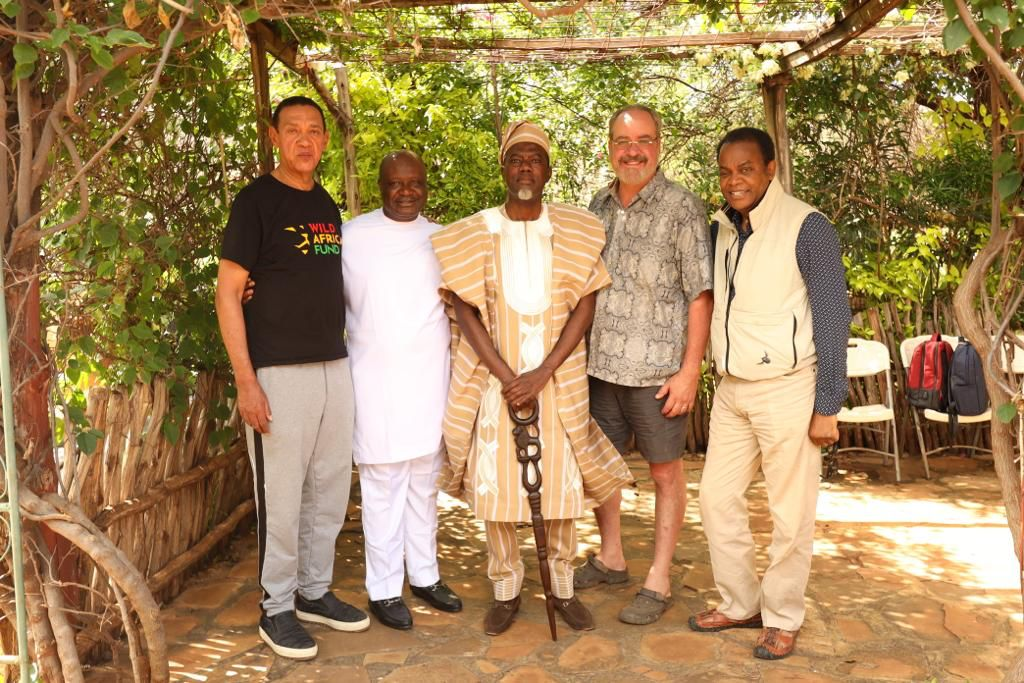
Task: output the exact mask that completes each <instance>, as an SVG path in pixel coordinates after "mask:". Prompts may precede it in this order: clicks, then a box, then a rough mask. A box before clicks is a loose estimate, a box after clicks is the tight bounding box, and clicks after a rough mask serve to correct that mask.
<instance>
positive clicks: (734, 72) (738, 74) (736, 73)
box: [732, 62, 744, 78]
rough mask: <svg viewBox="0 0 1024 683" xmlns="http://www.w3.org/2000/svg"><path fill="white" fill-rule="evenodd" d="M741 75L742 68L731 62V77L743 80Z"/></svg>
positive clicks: (742, 72)
mask: <svg viewBox="0 0 1024 683" xmlns="http://www.w3.org/2000/svg"><path fill="white" fill-rule="evenodd" d="M743 74H744V71H743V67H742V66H740V65H739V64H737V63H736V62H733V63H732V75H733V77H735V78H743Z"/></svg>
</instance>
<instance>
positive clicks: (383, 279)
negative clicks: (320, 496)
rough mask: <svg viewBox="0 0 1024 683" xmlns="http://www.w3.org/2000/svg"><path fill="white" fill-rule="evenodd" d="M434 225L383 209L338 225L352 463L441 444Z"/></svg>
mask: <svg viewBox="0 0 1024 683" xmlns="http://www.w3.org/2000/svg"><path fill="white" fill-rule="evenodd" d="M439 229H440V226H438V225H437V224H435V223H431V222H430V221H428V220H427V219H425V218H423V217H422V216H421V217H418V218H417V219H416V220H415V221H410V222H399V221H393V220H391V219H390V218H388V217H387V216H385V215H384V213H383V211H381V210H380V209H377V210H376V211H373V212H371V213H367V214H363V215H362V216H359V217H357V218H353V219H352V220H351V221H349V222H347V223H345V224H344V225H343V226H342V228H341V235H342V244H343V246H342V250H341V257H342V270H343V274H344V278H345V329H346V331H347V332H348V350H349V358H350V362H351V367H352V385H353V390H354V394H355V405H356V418H355V434H354V436H353V441H352V455H353V458H354V459H355V462H356V463H357V464H383V463H394V462H402V461H405V460H411V459H413V458H417V457H420V456H424V455H428V454H432V453H437V451H438V448H439V447H440V445H441V426H442V423H443V421H444V411H445V404H446V401H447V396H448V381H449V375H450V372H449V367H450V350H449V345H450V343H451V336H450V331H449V324H448V317H447V316H446V315H445V311H444V305H443V304H442V302H441V299H440V297H439V295H438V287H440V286H441V270H440V266H439V264H438V261H437V257H436V256H435V255H434V250H433V247H432V246H431V243H430V236H431V234H433V233H434V232H435V231H436V230H439Z"/></svg>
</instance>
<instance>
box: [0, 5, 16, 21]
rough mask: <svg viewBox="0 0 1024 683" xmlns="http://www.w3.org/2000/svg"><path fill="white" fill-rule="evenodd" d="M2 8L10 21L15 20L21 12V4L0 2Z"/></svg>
mask: <svg viewBox="0 0 1024 683" xmlns="http://www.w3.org/2000/svg"><path fill="white" fill-rule="evenodd" d="M0 8H2V11H3V13H4V14H5V15H7V17H8V18H9V19H13V18H14V17H16V16H18V13H19V12H21V4H20V3H17V2H0Z"/></svg>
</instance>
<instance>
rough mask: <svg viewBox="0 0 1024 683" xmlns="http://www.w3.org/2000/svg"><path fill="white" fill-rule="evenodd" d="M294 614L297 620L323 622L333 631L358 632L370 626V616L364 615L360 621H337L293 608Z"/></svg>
mask: <svg viewBox="0 0 1024 683" xmlns="http://www.w3.org/2000/svg"><path fill="white" fill-rule="evenodd" d="M295 616H297V617H298V618H299V621H308V622H312V623H314V624H323V625H324V626H329V627H330V628H333V629H334V630H335V631H344V632H345V633H360V632H362V631H365V630H366V629H368V628H370V617H366V618H365V619H362V620H360V621H338V620H337V619H331V618H330V617H325V616H323V615H320V614H313V613H312V612H303V611H302V610H300V609H296V610H295Z"/></svg>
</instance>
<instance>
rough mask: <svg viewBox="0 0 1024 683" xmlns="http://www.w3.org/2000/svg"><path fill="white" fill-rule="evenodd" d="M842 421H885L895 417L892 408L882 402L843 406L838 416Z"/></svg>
mask: <svg viewBox="0 0 1024 683" xmlns="http://www.w3.org/2000/svg"><path fill="white" fill-rule="evenodd" d="M837 417H838V418H839V421H840V422H885V421H886V420H891V419H892V418H893V411H892V408H889V407H887V406H884V405H882V404H880V403H872V404H871V405H866V406H855V407H853V408H841V409H840V410H839V415H838V416H837Z"/></svg>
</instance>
